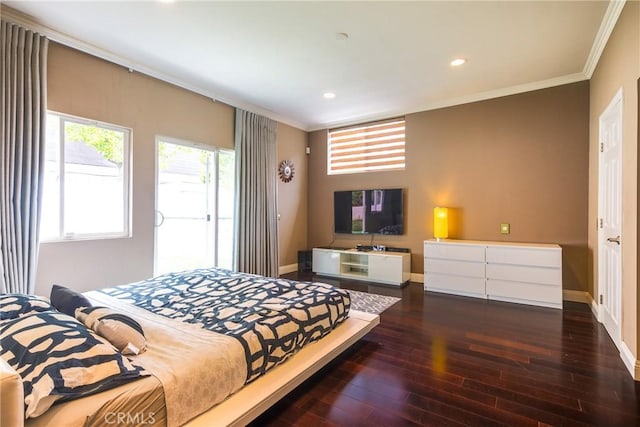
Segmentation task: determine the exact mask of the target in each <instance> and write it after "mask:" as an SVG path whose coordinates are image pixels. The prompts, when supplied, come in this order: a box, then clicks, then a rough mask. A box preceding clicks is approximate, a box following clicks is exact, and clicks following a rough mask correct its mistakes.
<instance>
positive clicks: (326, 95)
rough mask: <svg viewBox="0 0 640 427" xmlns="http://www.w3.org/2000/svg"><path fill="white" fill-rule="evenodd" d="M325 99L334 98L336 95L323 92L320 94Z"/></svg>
mask: <svg viewBox="0 0 640 427" xmlns="http://www.w3.org/2000/svg"><path fill="white" fill-rule="evenodd" d="M322 96H323V97H324V98H325V99H333V98H335V97H336V94H335V93H333V92H325V93H323V94H322Z"/></svg>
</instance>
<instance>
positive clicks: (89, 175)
mask: <svg viewBox="0 0 640 427" xmlns="http://www.w3.org/2000/svg"><path fill="white" fill-rule="evenodd" d="M129 138H130V131H129V130H128V129H126V128H123V127H119V126H113V125H108V124H105V123H98V122H95V121H89V120H85V119H80V118H76V117H69V116H64V115H60V114H54V113H49V114H47V138H46V152H45V175H44V189H43V205H42V219H41V224H40V236H41V240H61V239H64V240H69V239H86V238H96V237H120V236H128V235H129V158H130V157H129V149H130V148H129Z"/></svg>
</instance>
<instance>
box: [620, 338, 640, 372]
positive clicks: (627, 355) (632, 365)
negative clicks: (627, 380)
mask: <svg viewBox="0 0 640 427" xmlns="http://www.w3.org/2000/svg"><path fill="white" fill-rule="evenodd" d="M620 358H621V359H622V362H623V363H624V366H626V367H627V370H628V371H629V373H630V374H631V377H632V378H633V379H634V380H636V381H639V380H640V364H639V362H638V360H637V359H636V358H635V356H634V355H633V353H632V352H631V350H629V347H627V344H625V342H624V341H623V342H622V343H620Z"/></svg>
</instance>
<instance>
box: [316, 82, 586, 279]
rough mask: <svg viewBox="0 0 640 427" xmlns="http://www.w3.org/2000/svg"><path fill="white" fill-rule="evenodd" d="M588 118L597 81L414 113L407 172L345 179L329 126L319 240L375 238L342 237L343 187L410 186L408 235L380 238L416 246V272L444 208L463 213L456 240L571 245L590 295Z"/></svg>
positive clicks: (319, 161)
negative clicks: (338, 229) (332, 151)
mask: <svg viewBox="0 0 640 427" xmlns="http://www.w3.org/2000/svg"><path fill="white" fill-rule="evenodd" d="M588 120H589V83H588V82H580V83H575V84H570V85H565V86H559V87H554V88H549V89H544V90H538V91H534V92H528V93H524V94H519V95H513V96H508V97H503V98H497V99H492V100H488V101H482V102H476V103H472V104H466V105H461V106H456V107H450V108H444V109H439V110H434V111H426V112H420V113H416V114H410V115H408V116H407V117H406V156H407V163H406V170H405V171H401V172H373V173H366V174H354V175H336V176H327V174H326V154H327V153H326V131H317V132H313V133H312V134H311V135H310V145H311V149H312V153H311V156H310V166H309V169H310V170H309V194H310V199H309V231H308V235H309V245H310V246H318V245H328V244H330V243H332V242H333V244H334V245H345V246H353V245H355V244H356V243H368V242H369V241H370V238H369V237H359V236H349V235H334V234H333V214H332V205H333V198H332V197H333V192H334V191H335V190H345V189H358V188H376V187H380V188H389V187H402V188H404V189H405V205H406V206H405V217H406V219H405V235H403V236H397V237H392V236H375V240H374V242H377V243H384V244H387V245H391V246H402V247H408V248H410V249H411V252H412V259H411V262H412V265H411V270H412V271H413V272H418V273H422V272H423V249H422V243H423V241H424V240H425V239H429V238H432V236H433V229H432V228H433V227H432V221H433V214H432V212H433V207H435V206H438V205H440V206H448V207H452V208H455V212H456V214H457V220H456V222H455V224H454V225H455V230H454V232H453V233H452V235H451V236H450V237H454V238H459V239H478V240H496V241H513V242H547V243H559V244H561V245H562V248H563V276H564V277H563V278H564V289H573V290H580V291H586V290H587V196H588V192H587V191H588V187H587V182H588V180H587V178H588V141H589V133H588V132H589V127H588ZM503 222H508V223H510V224H511V234H510V235H507V236H504V235H501V234H500V223H503ZM334 239H335V240H334Z"/></svg>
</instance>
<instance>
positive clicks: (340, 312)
mask: <svg viewBox="0 0 640 427" xmlns="http://www.w3.org/2000/svg"><path fill="white" fill-rule="evenodd" d="M99 292H102V293H104V294H107V295H109V296H111V297H114V298H118V299H121V300H124V301H126V302H128V303H130V304H133V305H135V306H137V307H141V308H144V309H146V310H149V311H151V312H153V313H156V314H159V315H162V316H165V317H169V318H172V319H178V320H181V321H183V322H188V323H192V324H195V325H199V326H201V327H203V328H206V329H208V330H211V331H213V332H217V333H221V334H225V335H228V336H232V337H234V338H236V339H237V340H238V341H240V343H241V344H242V346H243V348H244V350H245V356H246V360H247V379H246V382H247V383H248V382H250V381H252V380H254V379H256V378H258V377H259V376H261V375H262V374H264V373H265V372H266V371H267V370H269V369H270V368H272V367H274V366H276V365H278V364H279V363H281V362H283V361H284V360H286V359H287V358H288V357H289V356H291V355H293V354H294V353H295V352H297V351H298V350H299V349H300V348H302V347H303V346H304V345H306V344H308V343H309V342H312V341H315V340H318V339H320V338H322V337H323V336H325V335H326V334H328V333H329V332H330V331H331V330H332V329H333V328H335V327H336V326H337V325H339V324H340V323H341V322H342V321H344V320H346V318H347V316H348V313H349V307H350V306H351V300H350V297H349V293H348V292H347V291H345V290H342V289H339V288H336V287H333V286H331V285H328V284H325V283H315V282H297V281H293V280H286V279H273V278H268V277H262V276H255V275H252V274H245V273H236V272H232V271H229V270H225V269H220V268H210V269H198V270H191V271H186V272H180V273H170V274H165V275H163V276H158V277H154V278H152V279H148V280H144V281H142V282H137V283H132V284H128V285H122V286H116V287H113V288H107V289H101V290H100V291H99Z"/></svg>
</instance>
